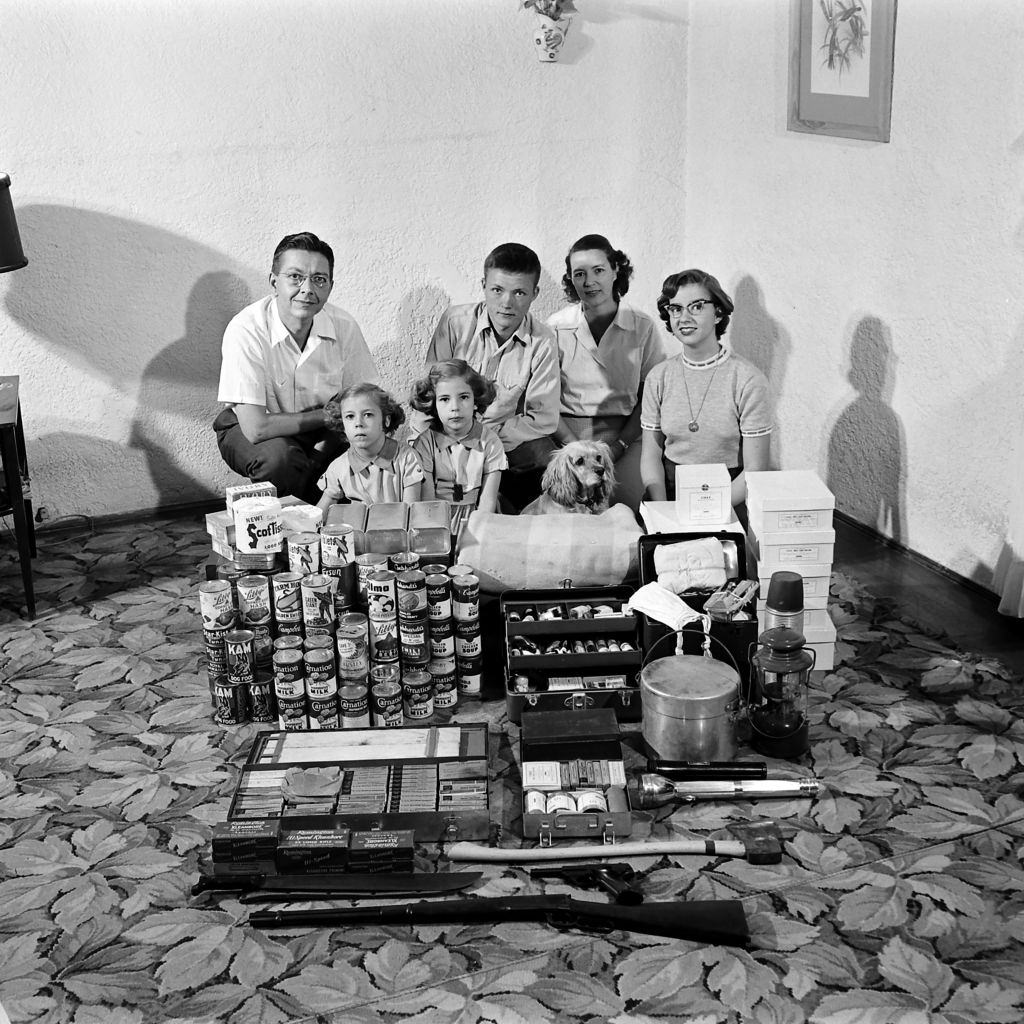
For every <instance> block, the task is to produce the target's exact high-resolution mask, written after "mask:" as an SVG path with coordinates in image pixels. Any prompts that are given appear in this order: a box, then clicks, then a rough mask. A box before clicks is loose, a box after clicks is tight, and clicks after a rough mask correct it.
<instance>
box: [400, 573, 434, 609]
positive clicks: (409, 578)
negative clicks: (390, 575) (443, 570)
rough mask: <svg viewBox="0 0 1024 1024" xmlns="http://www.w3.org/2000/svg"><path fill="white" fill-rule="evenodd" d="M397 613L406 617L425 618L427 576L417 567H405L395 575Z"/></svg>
mask: <svg viewBox="0 0 1024 1024" xmlns="http://www.w3.org/2000/svg"><path fill="white" fill-rule="evenodd" d="M395 592H396V596H397V600H398V614H399V616H405V617H407V618H426V615H427V577H426V576H424V575H423V573H422V572H420V570H419V569H407V570H406V571H405V572H400V573H399V574H398V575H397V576H396V577H395Z"/></svg>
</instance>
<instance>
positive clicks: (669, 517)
mask: <svg viewBox="0 0 1024 1024" xmlns="http://www.w3.org/2000/svg"><path fill="white" fill-rule="evenodd" d="M730 511H731V512H732V519H730V520H729V522H728V523H724V524H720V525H718V526H716V527H715V530H716V532H718V531H721V532H724V533H738V534H740V536H742V535H743V525H742V524H741V523H740V521H739V520H738V519H737V518H736V512H735V510H734V509H730ZM640 519H641V520H642V522H643V524H644V527H645V528H646V530H647V532H648V533H685V532H686V531H687V529H691V530H692V529H693V527H692V526H689V525H688V524H687V523H682V522H680V521H679V517H678V516H677V515H676V503H675V502H674V501H641V502H640ZM699 531H700V532H701V533H706V532H707V530H706V529H705V528H704V527H699Z"/></svg>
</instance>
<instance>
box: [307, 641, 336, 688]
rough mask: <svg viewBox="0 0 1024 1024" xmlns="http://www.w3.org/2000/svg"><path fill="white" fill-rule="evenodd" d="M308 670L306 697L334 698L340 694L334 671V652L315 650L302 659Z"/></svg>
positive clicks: (308, 652) (322, 649)
mask: <svg viewBox="0 0 1024 1024" xmlns="http://www.w3.org/2000/svg"><path fill="white" fill-rule="evenodd" d="M302 660H303V664H304V667H305V670H306V683H305V685H306V696H307V697H309V698H310V699H313V698H315V697H334V696H336V695H337V693H338V677H337V675H336V674H335V671H334V651H333V650H325V649H324V648H314V649H313V650H311V651H306V652H305V654H304V655H303V657H302Z"/></svg>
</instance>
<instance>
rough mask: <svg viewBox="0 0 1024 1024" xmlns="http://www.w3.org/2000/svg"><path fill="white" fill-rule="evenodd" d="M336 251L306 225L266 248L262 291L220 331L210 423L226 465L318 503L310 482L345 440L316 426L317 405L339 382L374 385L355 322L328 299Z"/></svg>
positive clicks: (319, 422) (281, 491) (338, 388)
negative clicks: (219, 407) (217, 407)
mask: <svg viewBox="0 0 1024 1024" xmlns="http://www.w3.org/2000/svg"><path fill="white" fill-rule="evenodd" d="M333 286H334V252H333V250H332V249H331V247H330V246H329V245H328V244H327V243H326V242H323V241H321V240H320V239H319V238H317V236H316V235H314V234H311V233H310V232H308V231H302V232H299V233H298V234H294V235H285V237H284V238H282V239H281V241H280V242H278V244H277V248H276V249H275V250H274V258H273V262H272V263H271V268H270V288H271V293H272V294H270V295H268V296H266V297H265V298H262V299H260V300H259V301H258V302H254V303H252V305H249V306H246V307H245V309H243V310H242V311H241V312H240V313H239V314H238V315H237V316H236V317H235V318H234V319H233V320H232V321H231V323H229V324H228V326H227V329H226V330H225V331H224V342H223V345H222V348H221V371H220V389H219V391H218V393H217V401H218V402H224V403H225V404H226V405H227V408H226V409H224V410H223V411H222V412H221V413H220V415H219V416H218V417H217V419H216V420H214V424H213V429H214V430H215V431H216V433H217V444H218V446H219V447H220V452H221V455H222V456H223V458H224V461H225V462H226V463H227V464H228V465H229V466H230V467H231V468H232V469H233V470H234V471H235V472H236V473H239V474H240V475H242V476H244V477H248V478H249V479H250V480H252V481H270V482H271V483H273V484H274V485H275V486H276V487H277V493H278V494H279V495H286V494H294V495H296V496H297V497H300V498H303V499H305V500H307V501H312V502H314V503H315V502H316V501H317V500H318V499H319V489H318V488H317V486H316V481H317V479H318V478H319V477H320V474H321V473H322V472H323V470H324V468H325V467H326V466H327V464H328V463H329V462H330V461H331V460H332V459H334V458H336V457H337V456H338V455H339V454H340V453H341V452H342V451H343V450H344V449H345V448H346V447H347V443H346V442H345V441H344V440H343V439H340V438H338V437H337V436H336V435H334V434H332V433H330V432H328V431H327V430H325V429H324V413H323V406H324V403H325V402H326V401H327V400H328V399H329V398H330V397H331V396H332V395H335V394H337V393H338V392H339V391H341V390H342V389H343V388H346V387H348V386H349V385H351V384H359V383H362V382H364V381H368V382H372V383H378V382H379V380H380V377H379V375H378V373H377V367H376V365H375V364H374V361H373V356H371V355H370V350H369V349H368V348H367V345H366V341H365V340H364V339H363V332H362V331H361V330H360V329H359V325H358V324H357V323H356V322H355V320H354V319H353V318H352V317H351V316H350V315H349V314H348V313H346V312H345V310H343V309H339V308H338V307H337V306H331V305H328V303H327V297H328V296H329V295H330V294H331V288H332V287H333Z"/></svg>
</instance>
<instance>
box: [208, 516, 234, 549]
mask: <svg viewBox="0 0 1024 1024" xmlns="http://www.w3.org/2000/svg"><path fill="white" fill-rule="evenodd" d="M206 532H207V533H208V534H209V535H210V536H211V537H213V539H214V540H218V541H220V542H221V544H227V545H230V546H232V547H233V546H234V543H235V520H234V518H233V517H232V515H231V513H230V512H227V511H225V512H209V513H207V516H206Z"/></svg>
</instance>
